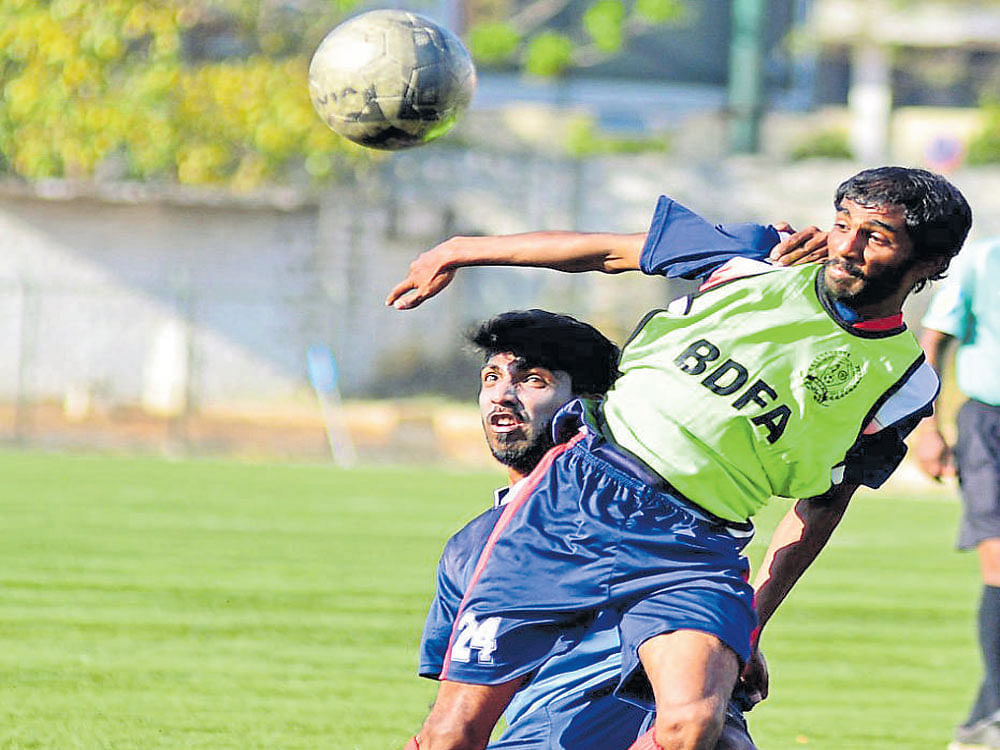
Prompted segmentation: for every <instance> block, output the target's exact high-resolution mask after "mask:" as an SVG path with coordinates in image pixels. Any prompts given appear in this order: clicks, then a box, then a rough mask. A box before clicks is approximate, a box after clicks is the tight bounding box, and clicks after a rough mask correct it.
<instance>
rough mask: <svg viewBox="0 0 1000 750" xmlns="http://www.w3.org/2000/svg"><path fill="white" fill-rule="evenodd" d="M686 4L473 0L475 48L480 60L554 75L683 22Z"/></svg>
mask: <svg viewBox="0 0 1000 750" xmlns="http://www.w3.org/2000/svg"><path fill="white" fill-rule="evenodd" d="M685 5H686V3H685V0H586V2H583V3H581V2H578V1H577V2H574V0H530V1H529V2H527V3H521V4H518V3H516V1H515V0H469V2H467V4H466V10H467V13H468V22H469V35H468V38H469V48H470V51H471V52H472V55H473V57H475V58H476V59H477V60H479V61H481V62H483V63H487V64H494V65H503V64H507V65H511V66H515V67H520V68H523V69H524V70H526V71H527V72H529V73H533V74H535V75H541V76H553V75H559V74H561V73H564V72H566V71H567V70H568V69H570V68H576V67H587V66H591V65H596V64H597V63H599V62H603V61H604V60H607V59H608V58H610V57H612V56H614V55H616V54H618V53H619V52H621V51H622V49H623V47H624V46H625V44H626V42H627V40H628V39H629V38H630V37H633V36H636V35H637V34H640V33H642V32H644V31H648V30H649V29H651V28H653V27H655V26H658V25H662V24H666V23H674V22H677V21H679V20H681V19H682V18H683V17H684V13H685Z"/></svg>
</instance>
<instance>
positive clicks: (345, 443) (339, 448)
mask: <svg viewBox="0 0 1000 750" xmlns="http://www.w3.org/2000/svg"><path fill="white" fill-rule="evenodd" d="M306 360H307V363H308V367H309V382H310V383H312V387H313V390H314V391H315V392H316V398H317V399H318V401H319V408H320V411H321V412H322V414H323V424H324V426H325V427H326V438H327V441H328V442H329V443H330V453H331V455H332V456H333V460H334V462H335V463H336V464H337V465H338V466H342V467H344V468H348V467H350V466H353V465H354V464H356V463H357V461H358V454H357V452H356V451H355V449H354V442H353V441H352V440H351V434H350V432H349V431H348V429H347V423H346V421H345V420H344V408H343V404H342V402H341V399H340V388H339V386H338V384H337V364H336V362H335V361H334V359H333V352H331V351H330V350H329V349H328V348H327V347H325V346H323V345H322V344H315V345H313V346H310V347H309V351H308V352H306Z"/></svg>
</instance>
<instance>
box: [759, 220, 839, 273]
mask: <svg viewBox="0 0 1000 750" xmlns="http://www.w3.org/2000/svg"><path fill="white" fill-rule="evenodd" d="M774 228H775V229H777V230H778V231H779V232H791V235H790V236H788V237H786V238H785V239H783V240H782V241H781V242H779V243H778V244H777V245H775V246H774V248H772V250H771V252H770V254H769V255H768V258H769V259H770V260H771V261H773V262H774V263H776V264H778V265H780V266H797V265H799V264H801V263H817V262H820V261H824V260H826V256H827V247H826V234H827V233H826V232H823V231H820V229H819V228H818V227H807V228H805V229H803V230H802V231H800V232H796V231H795V230H793V229H792V227H791V226H789V225H788V223H787V222H779V223H777V224H775V225H774Z"/></svg>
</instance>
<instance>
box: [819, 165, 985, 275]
mask: <svg viewBox="0 0 1000 750" xmlns="http://www.w3.org/2000/svg"><path fill="white" fill-rule="evenodd" d="M845 199H846V200H852V201H854V202H855V203H857V204H859V205H861V206H865V207H868V208H871V207H875V206H900V207H901V208H902V209H903V211H904V212H905V216H906V231H907V233H908V234H909V236H910V239H911V240H912V241H913V249H914V251H915V257H916V258H917V259H918V260H924V259H927V258H941V259H942V260H943V261H944V267H943V268H942V269H941V271H940V272H939V273H936V274H934V275H933V276H930V277H928V279H926V280H925V281H931V280H934V279H940V278H942V277H943V276H944V272H945V271H946V270H947V268H948V263H950V262H951V259H952V258H954V257H955V256H956V255H958V251H959V250H961V249H962V243H964V242H965V238H966V237H967V236H968V234H969V228H970V227H971V226H972V209H971V208H969V204H968V202H967V201H966V200H965V196H963V195H962V193H961V192H960V191H959V189H958V188H957V187H955V186H954V185H952V184H951V183H950V182H949V181H948V180H946V179H945V178H944V177H942V176H941V175H939V174H935V173H934V172H928V171H927V170H926V169H912V168H909V167H878V168H875V169H866V170H864V171H863V172H858V174H856V175H854V176H853V177H851V178H849V179H847V180H845V181H844V182H842V183H841V184H840V186H839V187H838V188H837V193H836V196H835V197H834V201H833V204H834V206H835V207H836V208H837V209H838V210H839V209H840V207H841V204H842V203H843V201H844V200H845ZM924 283H925V282H921V283H920V284H918V285H917V289H916V290H917V291H919V289H920V288H921V287H922V286H923V285H924Z"/></svg>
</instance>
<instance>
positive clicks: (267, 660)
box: [0, 454, 979, 750]
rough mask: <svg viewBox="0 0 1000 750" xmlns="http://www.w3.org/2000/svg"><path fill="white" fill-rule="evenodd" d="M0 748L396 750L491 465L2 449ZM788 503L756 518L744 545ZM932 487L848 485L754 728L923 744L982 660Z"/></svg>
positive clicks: (771, 746) (958, 706) (960, 705)
mask: <svg viewBox="0 0 1000 750" xmlns="http://www.w3.org/2000/svg"><path fill="white" fill-rule="evenodd" d="M0 473H2V475H3V476H4V483H3V490H2V492H0V498H2V499H0V519H2V524H0V581H2V583H0V586H2V596H0V748H58V749H59V750H63V749H70V748H142V749H143V750H145V749H147V748H337V749H338V750H345V749H346V750H350V749H353V748H363V749H365V750H391V749H392V748H398V747H401V745H402V743H403V741H404V740H405V738H406V737H407V736H409V734H411V733H412V731H413V730H414V729H415V728H416V727H417V726H418V724H419V722H420V720H421V719H422V717H423V715H424V713H425V711H426V709H427V706H428V703H429V701H430V700H431V697H432V695H433V685H431V684H429V683H427V682H426V681H423V680H420V679H418V678H417V677H415V676H414V664H415V654H416V645H417V640H418V636H419V631H420V627H421V625H422V622H423V614H424V610H425V607H426V603H427V600H428V597H429V595H430V592H431V590H432V587H433V580H434V575H433V572H434V563H435V560H436V557H437V554H438V551H439V549H440V546H441V544H442V542H443V540H444V539H445V538H446V536H447V535H448V534H449V533H450V532H451V531H453V530H454V529H455V528H457V527H458V526H459V525H460V524H461V522H462V520H463V519H466V518H468V517H470V516H472V515H474V514H475V513H476V512H478V511H479V510H480V509H481V508H483V507H484V506H485V505H486V504H487V503H488V501H489V497H490V492H491V490H492V487H493V486H494V484H495V483H497V482H498V481H499V475H498V474H486V473H479V474H462V473H444V472H442V471H440V470H424V471H420V470H414V469H391V468H389V469H387V468H378V469H363V470H356V471H352V472H343V471H338V470H335V469H332V468H327V467H321V466H268V465H243V464H236V463H222V462H167V461H159V460H153V459H121V458H103V457H66V456H47V455H36V454H0ZM782 511H783V509H782V508H780V507H775V508H773V509H772V510H771V511H769V512H768V513H767V514H766V515H765V516H764V518H763V519H762V521H761V523H760V524H759V529H760V531H759V533H758V542H755V547H754V557H755V558H757V557H759V555H760V552H761V544H762V542H763V540H764V539H766V537H767V535H768V533H769V530H770V528H771V526H773V524H774V523H775V522H776V520H777V517H778V515H779V514H780V513H781V512H782ZM957 511H958V508H957V505H956V504H955V503H954V502H953V501H951V500H950V498H949V496H948V495H946V494H940V495H936V496H931V497H927V496H923V497H894V496H876V497H863V498H859V499H858V500H857V501H856V502H855V504H854V506H853V507H852V509H851V511H850V512H849V513H848V517H847V518H846V519H845V521H844V523H843V525H842V527H841V529H840V530H838V532H837V535H836V536H835V539H834V542H833V543H832V546H831V547H830V548H829V549H828V550H827V551H826V552H825V553H824V556H823V558H821V560H820V562H819V563H818V564H817V567H816V568H815V569H813V570H811V571H810V572H809V573H808V574H807V577H806V579H805V580H804V581H803V582H802V584H801V585H800V587H799V588H798V589H796V591H795V592H793V594H792V596H791V598H790V599H789V601H788V602H787V603H786V606H785V608H784V609H783V610H782V611H781V612H780V613H779V614H778V616H777V618H776V620H775V621H774V623H773V624H772V626H771V627H770V629H769V630H768V632H767V633H766V634H765V639H764V646H765V650H766V653H767V654H768V657H769V662H770V665H771V671H772V677H773V685H772V697H771V699H770V700H769V701H768V702H767V703H766V704H764V705H763V706H761V707H760V708H758V709H757V710H755V711H754V712H753V713H752V714H751V722H752V728H753V732H754V735H755V737H756V738H757V741H758V743H759V745H760V746H761V748H763V749H764V750H781V749H782V748H800V747H808V748H817V749H819V748H824V749H826V748H829V749H831V750H832V749H834V748H836V749H840V748H871V749H874V750H883V749H884V750H894V749H898V750H903V749H904V748H905V749H906V750H918V749H920V750H923V749H927V750H931V749H932V748H933V749H934V750H939V749H940V748H943V747H944V746H945V744H946V743H947V741H948V739H949V737H950V734H951V730H952V727H953V725H954V723H955V722H956V721H958V720H959V719H961V718H962V713H963V711H964V710H965V708H966V706H967V704H968V702H969V701H970V699H971V696H972V693H973V690H974V688H975V682H976V680H977V679H978V676H979V665H978V659H977V655H976V651H975V641H974V630H973V616H974V614H973V613H974V609H975V604H976V602H975V599H976V596H977V595H978V585H977V583H976V580H977V574H976V569H975V560H974V559H973V558H972V557H971V556H967V555H958V554H957V553H954V552H952V551H951V538H952V532H953V529H954V526H955V522H956V518H957Z"/></svg>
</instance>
